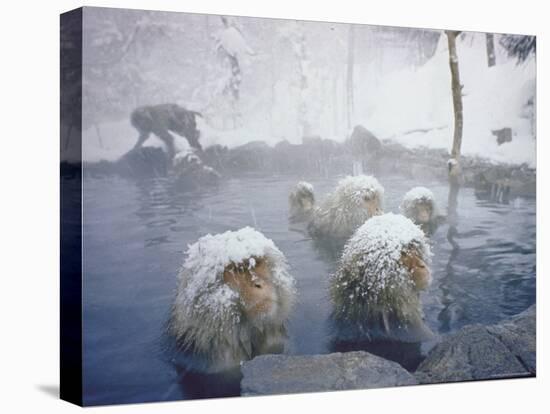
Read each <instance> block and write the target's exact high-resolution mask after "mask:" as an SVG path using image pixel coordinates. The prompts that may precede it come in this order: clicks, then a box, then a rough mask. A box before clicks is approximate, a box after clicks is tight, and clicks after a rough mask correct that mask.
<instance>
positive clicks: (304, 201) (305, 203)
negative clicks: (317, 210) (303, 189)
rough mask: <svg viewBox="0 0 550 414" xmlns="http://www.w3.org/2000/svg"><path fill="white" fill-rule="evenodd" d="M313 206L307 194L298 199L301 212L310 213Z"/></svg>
mask: <svg viewBox="0 0 550 414" xmlns="http://www.w3.org/2000/svg"><path fill="white" fill-rule="evenodd" d="M313 204H314V201H313V197H311V196H310V195H308V194H307V195H302V196H301V197H300V205H301V207H302V210H304V211H310V210H311V209H312V208H313Z"/></svg>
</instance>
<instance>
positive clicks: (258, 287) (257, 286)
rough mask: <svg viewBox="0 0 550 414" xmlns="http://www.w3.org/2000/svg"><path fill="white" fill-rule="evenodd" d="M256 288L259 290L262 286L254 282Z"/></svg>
mask: <svg viewBox="0 0 550 414" xmlns="http://www.w3.org/2000/svg"><path fill="white" fill-rule="evenodd" d="M254 287H255V288H257V289H261V288H262V285H261V284H259V283H258V282H254Z"/></svg>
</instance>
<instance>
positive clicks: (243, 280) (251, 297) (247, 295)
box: [223, 258, 277, 319]
mask: <svg viewBox="0 0 550 414" xmlns="http://www.w3.org/2000/svg"><path fill="white" fill-rule="evenodd" d="M223 281H224V282H225V283H226V284H227V285H228V286H229V287H230V288H231V289H233V290H234V291H236V292H237V293H238V294H239V297H240V299H241V305H242V307H243V312H244V314H245V315H246V316H247V317H248V318H250V319H256V318H261V317H266V316H267V317H269V316H270V315H273V314H274V313H275V311H276V308H277V302H276V296H277V293H276V292H277V291H276V288H275V285H274V284H273V282H272V275H271V269H270V268H269V264H268V261H267V260H266V259H265V258H251V259H246V260H244V261H243V262H242V263H238V264H233V263H232V264H230V265H229V266H227V267H226V268H225V270H224V273H223Z"/></svg>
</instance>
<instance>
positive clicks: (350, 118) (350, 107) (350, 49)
mask: <svg viewBox="0 0 550 414" xmlns="http://www.w3.org/2000/svg"><path fill="white" fill-rule="evenodd" d="M354 48H355V30H354V25H353V24H350V25H349V36H348V76H347V86H346V100H347V102H346V104H347V110H348V111H347V115H348V120H347V121H348V128H351V126H352V123H353V65H354Z"/></svg>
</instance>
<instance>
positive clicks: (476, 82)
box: [72, 33, 536, 167]
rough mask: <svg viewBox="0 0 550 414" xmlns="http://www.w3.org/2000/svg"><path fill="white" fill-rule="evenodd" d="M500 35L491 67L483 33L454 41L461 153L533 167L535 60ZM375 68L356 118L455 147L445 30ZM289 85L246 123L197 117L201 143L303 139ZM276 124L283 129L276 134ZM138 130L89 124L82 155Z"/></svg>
mask: <svg viewBox="0 0 550 414" xmlns="http://www.w3.org/2000/svg"><path fill="white" fill-rule="evenodd" d="M495 40H496V42H495V46H496V48H497V65H496V66H494V67H492V68H489V67H488V66H487V57H486V49H485V47H486V46H485V34H483V33H467V35H466V37H465V38H459V40H458V43H457V48H458V56H459V68H460V77H461V83H462V84H463V85H464V89H463V103H464V134H463V142H462V153H463V154H464V155H470V156H480V157H483V158H487V159H490V160H492V161H494V162H503V163H513V164H521V163H527V164H528V165H529V166H531V167H536V141H535V139H534V138H533V132H532V124H531V120H530V119H529V114H528V112H527V111H526V107H525V103H526V102H527V100H528V99H529V98H530V97H532V96H534V90H535V76H536V64H535V60H534V59H531V60H529V61H527V62H525V63H523V64H520V65H517V64H516V62H515V60H513V59H509V58H507V57H506V56H505V53H504V51H503V50H502V49H501V47H500V46H499V44H498V36H497V37H496V39H495ZM372 66H374V64H373V65H371V66H369V67H366V68H365V67H358V68H356V72H357V73H356V75H355V76H356V89H355V93H356V99H355V101H356V104H355V119H356V122H355V123H360V124H362V125H364V126H365V127H366V128H368V129H370V130H371V131H373V132H374V133H375V134H376V135H377V136H378V137H379V138H381V139H390V140H393V141H395V142H398V143H400V144H402V145H404V146H406V147H408V148H418V147H428V148H442V149H450V147H451V144H452V136H453V128H454V126H453V123H454V115H453V107H452V94H451V86H450V85H451V79H450V70H449V63H448V50H447V39H446V36H444V35H443V36H441V39H440V42H439V45H438V47H437V50H436V53H435V55H434V56H433V57H432V58H431V59H430V60H429V61H428V62H427V63H426V64H425V65H423V66H421V67H419V68H411V67H405V68H401V69H398V68H397V69H396V70H395V71H393V72H390V73H384V74H381V75H379V76H374V77H371V76H369V77H368V81H367V80H365V82H363V83H361V79H362V77H361V71H366V70H373V68H372ZM363 79H367V77H363ZM280 86H281V85H278V87H280ZM283 86H284V85H283ZM288 87H289V86H288V85H287V86H286V89H285V88H283V89H285V90H286V95H287V96H286V97H287V98H288V99H287V100H280V103H279V105H276V107H273V108H271V107H269V106H267V107H266V106H261V105H257V106H254V105H251V104H249V105H244V104H243V105H244V107H243V108H242V109H243V110H242V116H241V118H240V119H239V120H238V124H239V125H241V126H239V127H237V128H229V127H228V128H221V127H220V125H219V123H216V122H214V121H211V120H209V119H208V118H207V119H206V120H204V119H202V118H198V119H197V124H198V126H199V129H201V132H202V137H201V142H202V144H203V146H204V147H207V146H209V145H212V144H221V145H225V146H228V147H230V148H231V147H235V146H238V145H242V144H245V143H247V142H250V141H257V140H264V141H266V142H267V143H268V144H270V145H274V144H276V143H277V142H278V141H280V140H282V139H287V140H288V141H290V142H294V143H299V142H301V137H300V136H298V135H297V131H299V128H296V127H295V126H296V122H297V111H296V109H297V108H298V105H297V103H296V102H288V100H289V99H294V98H291V97H292V96H295V94H292V93H290V92H289V91H290V90H289V89H288ZM265 93H266V94H269V93H271V92H269V91H266V92H265ZM283 95H284V94H283ZM266 96H267V95H266ZM329 96H330V95H329ZM326 99H327V103H326V105H328V106H330V104H331V103H330V99H329V98H328V96H327V98H326ZM313 101H315V99H313ZM311 104H312V105H314V104H315V102H312V103H311ZM337 104H339V103H337ZM267 108H270V109H267ZM84 110H86V108H84ZM269 111H271V112H270V114H271V115H270V114H269V113H268V112H269ZM319 118H320V119H319V120H318V125H317V127H316V128H314V131H315V132H316V133H319V135H321V136H322V137H325V138H331V139H334V140H336V141H340V142H341V141H343V140H344V139H345V138H346V134H345V133H338V134H335V132H334V128H333V127H331V126H329V125H328V124H326V119H325V118H326V117H325V116H322V115H320V116H319ZM216 124H218V125H217V127H214V125H216ZM274 125H275V127H276V129H278V130H281V128H282V130H284V131H286V133H285V134H273V133H272V132H271V131H274V129H273V128H274ZM504 127H510V128H512V130H513V140H512V142H508V143H504V144H503V145H500V146H499V145H498V144H497V142H496V137H495V136H494V135H492V134H491V130H494V129H500V128H504ZM137 135H138V134H137V131H135V130H134V128H133V127H132V126H131V125H130V121H129V117H128V120H120V121H117V122H112V123H102V124H101V125H99V134H98V131H97V130H96V129H95V128H89V129H87V130H85V131H84V132H83V159H84V160H85V161H99V160H115V159H117V158H119V157H120V156H122V155H123V154H124V153H125V152H126V151H128V150H129V149H130V148H132V147H133V145H134V144H135V142H136V140H137ZM174 135H175V134H174ZM175 138H176V146H177V147H178V148H179V149H181V150H185V149H187V148H188V147H189V145H188V144H187V141H186V140H185V139H184V138H181V137H177V136H175ZM72 141H73V142H74V141H75V140H72ZM145 145H150V146H162V142H161V141H160V140H159V139H158V138H157V137H154V136H151V138H150V139H149V140H148V141H147V142H146V144H145Z"/></svg>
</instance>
